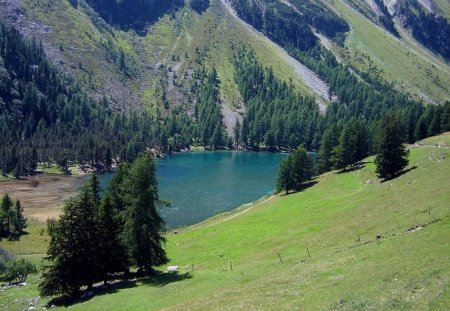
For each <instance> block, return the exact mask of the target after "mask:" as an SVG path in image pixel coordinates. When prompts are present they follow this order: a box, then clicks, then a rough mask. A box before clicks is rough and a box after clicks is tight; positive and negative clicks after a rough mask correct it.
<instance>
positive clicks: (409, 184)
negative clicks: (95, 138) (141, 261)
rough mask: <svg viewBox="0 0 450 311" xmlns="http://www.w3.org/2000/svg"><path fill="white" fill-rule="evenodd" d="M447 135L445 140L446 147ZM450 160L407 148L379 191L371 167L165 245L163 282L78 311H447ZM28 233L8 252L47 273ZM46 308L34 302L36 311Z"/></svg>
mask: <svg viewBox="0 0 450 311" xmlns="http://www.w3.org/2000/svg"><path fill="white" fill-rule="evenodd" d="M449 138H450V134H449V133H447V134H445V135H441V138H440V140H443V139H445V140H448V139H449ZM449 157H450V149H448V148H436V147H426V146H423V147H417V148H416V147H411V154H410V165H409V167H408V170H407V172H406V173H405V174H403V175H402V176H400V177H398V178H396V179H394V180H391V181H387V182H383V183H380V181H379V180H378V179H377V177H376V175H375V173H374V171H375V166H374V164H373V158H368V159H366V161H365V162H364V167H362V168H361V169H359V170H355V171H351V172H346V173H338V172H330V173H326V174H324V175H321V176H319V177H318V178H316V179H314V180H313V181H312V182H311V183H310V184H308V185H307V187H305V189H304V190H303V191H301V192H298V193H294V194H289V195H281V196H272V197H268V198H264V199H261V200H260V201H258V202H255V203H253V204H247V205H245V206H242V207H241V208H239V209H237V210H235V211H233V212H231V213H227V214H222V215H219V216H216V217H214V218H212V219H210V220H208V221H205V222H203V223H200V224H197V225H195V226H192V227H189V228H182V229H179V230H176V231H172V232H169V233H168V234H167V245H166V247H167V253H168V256H169V257H170V260H171V261H170V263H169V264H168V265H172V266H173V265H176V266H179V272H178V274H171V273H166V272H165V270H166V269H165V268H166V267H161V268H160V270H161V274H159V275H157V276H155V277H150V278H145V279H139V280H130V281H127V282H122V283H117V284H115V285H113V286H110V287H108V288H107V289H103V290H99V292H98V293H96V295H94V296H93V297H92V298H90V299H88V300H86V301H81V302H79V303H77V304H74V305H72V306H70V307H71V310H153V309H170V310H189V309H191V310H194V309H195V310H211V309H220V310H235V309H244V310H293V309H300V310H330V309H332V310H444V309H445V308H446V307H448V305H450V286H449V285H450V251H449V250H450V237H449V233H450V205H449V202H450V191H449V189H450V184H449V183H450V180H449V178H448V176H450V163H449V161H450V158H449ZM44 227H45V224H43V223H39V222H37V221H31V222H30V226H29V234H28V235H25V236H23V237H22V238H21V240H20V241H14V242H7V241H2V242H1V243H0V246H1V247H4V248H6V249H9V250H11V251H13V252H16V253H18V254H20V255H21V256H26V257H28V258H30V259H31V260H32V261H33V262H35V263H38V264H39V263H40V257H42V254H43V253H45V249H46V245H47V243H48V236H47V235H46V234H45V233H44V234H42V235H41V234H40V233H41V228H44ZM37 284H38V276H32V277H30V278H29V280H28V285H27V286H25V287H23V288H19V289H17V288H15V289H9V290H7V291H5V292H2V293H1V295H0V306H2V307H4V308H5V310H21V309H24V308H26V307H27V305H28V299H30V298H32V297H37V296H39V293H38V291H37ZM47 302H48V301H47V300H45V299H40V300H39V305H38V306H39V307H41V306H44V305H45V304H46V303H47Z"/></svg>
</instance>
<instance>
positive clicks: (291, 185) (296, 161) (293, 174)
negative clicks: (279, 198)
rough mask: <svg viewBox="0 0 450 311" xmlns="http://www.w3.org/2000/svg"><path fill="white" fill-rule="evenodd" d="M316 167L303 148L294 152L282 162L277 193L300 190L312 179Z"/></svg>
mask: <svg viewBox="0 0 450 311" xmlns="http://www.w3.org/2000/svg"><path fill="white" fill-rule="evenodd" d="M313 172H314V165H313V161H312V159H311V157H310V156H309V155H308V153H307V152H306V149H305V148H304V147H303V146H300V147H298V148H297V149H296V150H294V151H293V152H292V153H291V154H290V155H289V156H288V157H287V158H286V159H283V160H281V162H280V168H279V171H278V177H277V192H281V191H286V194H288V193H289V190H299V189H301V187H302V184H303V183H304V182H306V181H308V180H310V179H311V177H312V176H313Z"/></svg>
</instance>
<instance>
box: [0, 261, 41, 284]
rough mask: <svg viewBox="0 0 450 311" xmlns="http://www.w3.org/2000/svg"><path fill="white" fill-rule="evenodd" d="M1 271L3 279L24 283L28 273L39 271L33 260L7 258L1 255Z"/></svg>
mask: <svg viewBox="0 0 450 311" xmlns="http://www.w3.org/2000/svg"><path fill="white" fill-rule="evenodd" d="M0 273H1V275H0V279H1V280H2V281H6V282H14V281H16V282H18V283H23V282H25V281H26V279H27V277H28V275H30V274H34V273H37V269H36V266H34V265H33V264H32V263H31V262H29V261H27V260H25V259H23V258H20V259H13V260H7V259H6V258H4V257H0Z"/></svg>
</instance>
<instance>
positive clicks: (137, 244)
mask: <svg viewBox="0 0 450 311" xmlns="http://www.w3.org/2000/svg"><path fill="white" fill-rule="evenodd" d="M122 190H123V199H124V203H125V209H124V211H123V213H122V215H123V222H124V225H123V232H122V235H121V237H122V242H123V244H124V245H126V246H127V248H128V255H129V258H130V260H131V262H132V263H133V264H134V265H135V266H137V267H139V268H140V269H142V270H143V271H144V272H146V273H150V272H152V271H153V270H152V267H154V266H160V265H162V264H165V263H167V262H168V259H167V256H166V252H165V250H164V249H163V244H164V243H165V239H164V237H163V233H164V221H163V219H162V218H161V217H160V216H159V215H158V212H157V210H156V205H157V201H158V187H157V182H156V164H155V161H154V159H153V156H152V155H150V154H145V155H141V156H139V157H138V158H137V159H136V160H135V161H134V162H133V164H132V165H131V168H130V171H129V174H128V175H127V176H126V178H125V180H124V183H123V187H122Z"/></svg>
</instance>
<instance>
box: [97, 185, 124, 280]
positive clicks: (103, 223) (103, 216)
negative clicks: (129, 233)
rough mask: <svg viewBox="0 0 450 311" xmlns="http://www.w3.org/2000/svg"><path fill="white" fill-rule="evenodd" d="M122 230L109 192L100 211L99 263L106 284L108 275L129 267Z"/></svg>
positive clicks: (117, 212) (102, 202)
mask: <svg viewBox="0 0 450 311" xmlns="http://www.w3.org/2000/svg"><path fill="white" fill-rule="evenodd" d="M121 230H122V224H121V221H120V219H119V211H118V210H116V209H115V208H114V206H113V203H112V199H111V194H110V193H109V192H107V193H106V194H105V196H104V197H103V199H102V201H101V204H100V207H99V211H98V235H99V244H98V256H99V258H98V262H99V271H100V276H101V278H102V280H103V282H104V283H106V282H107V280H108V275H111V274H114V273H118V272H124V271H126V269H127V267H128V258H127V254H126V248H125V247H124V246H123V245H122V243H121V241H120V238H119V235H120V232H121Z"/></svg>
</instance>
